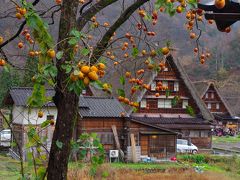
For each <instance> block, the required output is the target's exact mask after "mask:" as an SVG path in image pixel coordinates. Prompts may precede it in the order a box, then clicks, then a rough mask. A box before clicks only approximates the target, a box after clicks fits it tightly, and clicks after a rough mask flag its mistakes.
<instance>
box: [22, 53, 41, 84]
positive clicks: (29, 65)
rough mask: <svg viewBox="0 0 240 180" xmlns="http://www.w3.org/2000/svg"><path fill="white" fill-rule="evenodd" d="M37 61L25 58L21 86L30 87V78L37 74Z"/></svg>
mask: <svg viewBox="0 0 240 180" xmlns="http://www.w3.org/2000/svg"><path fill="white" fill-rule="evenodd" d="M37 66H38V61H37V59H36V58H27V60H26V64H25V69H27V70H26V71H25V72H24V75H23V79H22V83H21V86H25V87H32V86H33V82H32V77H33V76H34V75H35V74H36V73H37Z"/></svg>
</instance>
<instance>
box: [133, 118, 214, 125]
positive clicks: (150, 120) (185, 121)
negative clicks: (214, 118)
mask: <svg viewBox="0 0 240 180" xmlns="http://www.w3.org/2000/svg"><path fill="white" fill-rule="evenodd" d="M131 118H132V119H136V120H138V121H141V122H146V123H150V124H210V123H209V122H208V121H205V120H203V119H202V118H181V117H180V118H166V117H131Z"/></svg>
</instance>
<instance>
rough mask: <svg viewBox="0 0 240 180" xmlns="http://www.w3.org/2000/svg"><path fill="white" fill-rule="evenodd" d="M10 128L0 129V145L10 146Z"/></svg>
mask: <svg viewBox="0 0 240 180" xmlns="http://www.w3.org/2000/svg"><path fill="white" fill-rule="evenodd" d="M11 134H12V133H11V129H4V130H2V131H0V145H1V146H10V142H11Z"/></svg>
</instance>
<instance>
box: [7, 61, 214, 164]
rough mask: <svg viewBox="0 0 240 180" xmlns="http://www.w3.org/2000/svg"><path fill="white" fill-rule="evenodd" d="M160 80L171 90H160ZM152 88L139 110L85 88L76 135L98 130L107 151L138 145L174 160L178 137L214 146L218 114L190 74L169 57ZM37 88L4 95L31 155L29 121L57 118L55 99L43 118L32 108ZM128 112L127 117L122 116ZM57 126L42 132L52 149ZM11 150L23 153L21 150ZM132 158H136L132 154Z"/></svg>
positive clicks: (144, 152)
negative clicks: (214, 123)
mask: <svg viewBox="0 0 240 180" xmlns="http://www.w3.org/2000/svg"><path fill="white" fill-rule="evenodd" d="M158 82H161V83H162V84H163V85H164V86H165V87H166V89H165V90H162V91H158V93H159V96H157V97H156V95H155V94H156V84H157V83H158ZM150 84H151V89H150V90H148V91H144V92H143V93H142V94H141V95H140V96H138V102H140V106H139V108H138V109H137V111H134V112H132V111H129V112H126V111H125V109H124V108H123V106H122V104H121V103H120V102H119V101H118V100H116V99H115V98H112V97H96V96H94V95H93V93H92V92H91V91H90V89H88V90H87V91H83V94H82V95H81V96H80V101H79V116H78V121H77V126H76V128H75V131H74V132H75V133H74V138H75V139H77V138H78V137H79V136H80V134H81V133H83V132H95V133H97V134H98V136H99V138H100V140H101V143H102V144H103V145H104V147H105V150H106V154H107V155H108V154H109V150H113V149H117V150H122V151H123V152H124V153H125V157H127V158H128V159H129V157H131V156H132V155H131V152H133V151H132V148H131V147H135V146H136V150H137V152H138V158H139V157H140V155H142V156H148V157H152V158H155V159H162V158H164V159H166V158H167V159H169V158H171V157H173V156H175V155H176V140H177V138H184V139H191V142H192V143H193V144H195V145H196V146H198V148H199V149H211V144H212V143H211V142H212V138H211V128H212V126H211V123H210V122H211V121H213V119H214V118H213V115H212V114H211V113H210V112H209V110H208V109H207V106H206V105H205V103H204V102H203V101H202V100H201V98H200V96H199V95H198V93H197V92H196V90H195V87H194V86H193V85H192V83H191V81H190V80H189V78H188V76H187V74H186V73H185V71H184V70H183V68H182V66H181V65H180V63H179V62H178V61H177V60H174V59H173V58H172V56H168V57H167V60H166V67H165V69H164V71H160V72H158V73H156V74H154V75H153V77H152V80H151V82H150ZM31 93H32V88H12V89H11V90H10V91H9V93H8V95H7V97H6V98H5V101H4V103H5V106H8V107H10V109H11V114H12V129H13V133H14V135H15V137H16V139H17V141H18V143H19V144H20V146H21V152H22V153H23V155H24V157H25V158H26V152H27V151H28V149H26V142H27V135H26V132H27V129H28V127H29V124H32V125H35V126H36V128H38V127H39V125H40V124H41V123H42V122H43V121H45V120H47V119H56V116H57V109H56V107H55V105H54V104H53V103H52V102H49V103H48V104H46V105H45V106H44V107H43V108H42V111H44V116H43V118H38V116H37V114H38V111H39V109H31V111H29V109H28V107H27V99H28V97H29V96H30V95H31ZM54 93H55V92H54V90H53V89H47V96H50V97H52V96H54ZM123 113H124V114H125V116H122V114H123ZM53 130H54V127H53V126H49V127H47V128H46V129H44V130H43V131H41V133H42V134H41V135H42V136H47V142H46V147H47V148H48V149H50V146H51V139H52V135H53ZM12 152H15V153H16V154H18V153H19V152H18V151H17V150H16V148H14V147H13V148H12ZM130 159H131V158H130Z"/></svg>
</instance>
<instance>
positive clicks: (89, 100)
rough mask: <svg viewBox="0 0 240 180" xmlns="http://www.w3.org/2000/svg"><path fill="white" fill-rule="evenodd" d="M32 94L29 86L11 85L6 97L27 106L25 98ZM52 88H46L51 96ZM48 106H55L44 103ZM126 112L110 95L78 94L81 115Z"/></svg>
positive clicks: (98, 115) (119, 114)
mask: <svg viewBox="0 0 240 180" xmlns="http://www.w3.org/2000/svg"><path fill="white" fill-rule="evenodd" d="M31 94H32V88H31V87H13V88H11V89H10V91H9V94H8V98H11V100H12V101H13V102H12V103H13V104H15V105H16V106H25V107H27V100H28V98H29V97H30V96H31ZM54 94H55V90H54V89H46V95H47V96H48V97H53V96H54ZM46 106H48V107H55V104H54V103H53V102H49V103H47V104H46ZM122 112H123V113H126V112H125V110H124V108H123V107H122V106H121V104H120V103H119V101H118V100H116V99H114V98H111V97H96V96H80V98H79V114H80V115H81V116H82V117H121V113H122Z"/></svg>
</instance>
